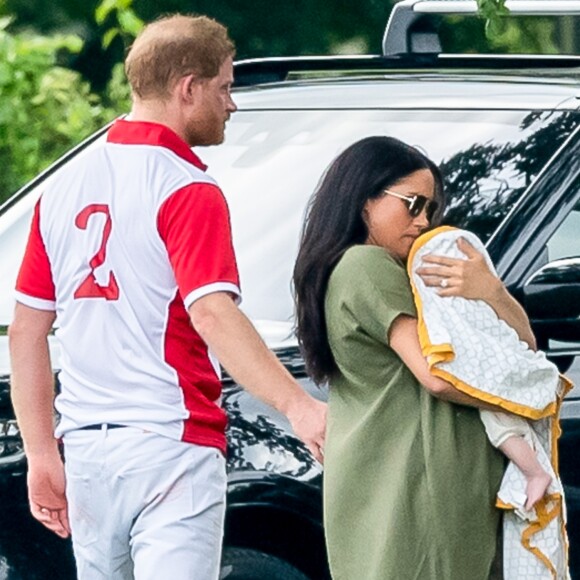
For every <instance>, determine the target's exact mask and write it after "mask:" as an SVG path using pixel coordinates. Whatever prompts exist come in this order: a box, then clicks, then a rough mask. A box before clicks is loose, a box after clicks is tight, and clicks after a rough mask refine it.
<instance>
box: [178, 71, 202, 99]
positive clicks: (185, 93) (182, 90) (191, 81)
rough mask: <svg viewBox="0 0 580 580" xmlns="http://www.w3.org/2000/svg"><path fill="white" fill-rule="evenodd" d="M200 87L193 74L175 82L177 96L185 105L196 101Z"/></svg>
mask: <svg viewBox="0 0 580 580" xmlns="http://www.w3.org/2000/svg"><path fill="white" fill-rule="evenodd" d="M200 87H201V82H200V81H199V79H198V78H197V77H196V76H195V75H194V74H189V75H186V76H184V77H181V78H180V79H179V80H178V81H177V91H178V93H179V96H180V98H181V99H182V100H183V101H185V102H187V103H193V102H195V101H196V100H197V96H198V93H199V90H200Z"/></svg>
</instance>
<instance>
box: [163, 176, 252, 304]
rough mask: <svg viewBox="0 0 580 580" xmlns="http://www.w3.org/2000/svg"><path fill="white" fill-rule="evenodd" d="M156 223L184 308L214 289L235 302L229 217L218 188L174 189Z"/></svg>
mask: <svg viewBox="0 0 580 580" xmlns="http://www.w3.org/2000/svg"><path fill="white" fill-rule="evenodd" d="M157 226H158V230H159V234H160V236H161V238H162V240H163V241H164V243H165V246H166V248H167V252H168V255H169V260H170V262H171V265H172V267H173V271H174V274H175V279H176V281H177V286H178V287H179V292H180V294H181V297H182V299H183V302H184V304H185V307H186V308H189V307H190V306H191V304H193V303H194V302H195V301H196V300H198V299H199V298H201V297H202V296H205V295H207V294H211V293H213V292H229V293H230V294H232V295H233V296H234V298H235V299H236V300H239V298H240V295H241V292H240V282H239V275H238V267H237V264H236V257H235V254H234V248H233V244H232V234H231V226H230V215H229V210H228V207H227V204H226V200H225V198H224V196H223V194H222V192H221V191H220V189H219V188H218V187H216V186H215V185H212V184H207V183H194V184H190V185H188V186H186V187H184V188H182V189H180V190H178V191H176V192H174V193H173V194H172V195H171V196H170V197H168V198H167V199H166V200H165V201H164V203H163V204H162V206H161V208H160V209H159V214H158V218H157Z"/></svg>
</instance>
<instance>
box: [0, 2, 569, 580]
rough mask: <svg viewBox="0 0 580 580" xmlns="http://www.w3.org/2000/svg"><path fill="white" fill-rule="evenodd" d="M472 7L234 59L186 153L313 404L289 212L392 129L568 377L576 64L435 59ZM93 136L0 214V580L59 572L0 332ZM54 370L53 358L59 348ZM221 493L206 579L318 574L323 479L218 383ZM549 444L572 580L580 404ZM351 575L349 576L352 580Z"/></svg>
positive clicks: (436, 6)
mask: <svg viewBox="0 0 580 580" xmlns="http://www.w3.org/2000/svg"><path fill="white" fill-rule="evenodd" d="M507 5H508V7H510V8H511V9H512V13H513V14H514V15H517V14H519V13H520V12H525V11H528V12H529V11H532V12H534V13H536V14H538V13H542V12H550V13H554V14H564V13H571V14H580V2H576V1H575V0H548V1H541V0H534V1H519V2H517V1H512V2H511V4H510V2H509V0H508V3H507ZM457 9H460V10H461V11H462V12H463V13H467V12H469V11H471V12H474V11H475V10H476V3H475V1H473V2H471V1H468V0H467V1H461V2H458V1H456V0H405V1H404V2H400V3H399V4H397V5H396V7H395V9H394V10H393V13H392V15H391V19H390V21H389V24H388V25H387V29H386V32H385V37H384V41H383V53H384V54H383V55H380V56H364V57H337V58H332V57H328V58H317V57H314V58H313V57H310V58H296V59H294V58H292V59H265V60H259V61H244V62H239V63H237V64H236V85H237V89H236V90H235V94H234V99H235V100H236V102H237V104H238V106H239V111H238V112H237V113H236V114H235V115H234V116H233V118H232V120H231V122H230V125H229V127H228V131H227V136H226V143H225V144H224V145H222V146H220V147H218V148H213V149H208V150H203V151H200V155H201V157H202V159H203V160H204V161H205V162H206V163H207V164H208V165H209V173H210V174H211V175H213V176H214V177H215V178H216V179H217V180H218V182H219V183H220V184H221V186H222V188H223V190H224V192H225V194H226V196H227V198H228V202H229V205H230V209H231V213H232V225H233V230H234V243H235V245H236V248H237V254H238V260H239V266H240V273H241V278H242V286H243V292H244V302H243V304H242V308H243V309H244V310H245V312H246V313H247V314H248V315H249V316H250V317H251V318H252V320H253V321H254V323H255V324H256V326H257V328H258V330H259V331H260V332H261V333H262V335H263V336H264V338H265V339H266V340H267V342H268V343H269V345H270V346H271V348H272V349H273V350H274V351H275V352H276V353H277V354H278V356H279V357H280V359H281V360H282V361H283V363H284V364H285V365H286V366H287V368H289V369H290V370H291V372H292V373H293V374H294V375H295V376H296V377H297V378H299V379H300V381H301V383H302V384H303V385H304V388H305V389H307V390H309V391H310V392H313V393H314V394H316V395H317V396H319V397H320V398H324V397H325V389H318V388H316V387H315V386H314V385H313V384H312V382H311V381H310V380H309V379H308V377H307V375H306V373H305V370H304V365H303V361H302V359H301V357H300V354H299V351H298V348H297V346H296V341H295V339H294V337H293V334H292V313H293V305H292V294H291V286H290V279H291V272H292V268H293V263H294V258H295V255H296V251H297V246H298V237H299V231H300V228H301V224H302V221H303V217H304V211H305V207H306V204H307V201H308V198H309V196H310V195H311V193H312V192H313V190H314V188H315V186H316V183H317V181H318V179H319V178H320V176H321V174H322V172H323V170H324V168H325V167H326V166H327V165H328V164H329V162H330V161H331V160H332V159H333V158H334V157H335V156H336V155H337V154H338V153H339V152H340V151H341V150H343V149H344V148H346V147H347V146H348V145H350V144H351V143H353V142H354V141H356V140H358V139H360V138H362V137H365V136H368V135H392V136H395V137H398V138H400V139H402V140H403V141H406V142H408V143H411V144H414V145H416V146H418V147H420V148H421V149H422V150H423V151H425V152H426V154H427V155H428V156H429V157H431V158H432V159H433V160H434V161H436V162H437V163H438V164H440V166H441V168H442V170H443V173H444V175H445V181H446V187H447V195H448V198H449V200H450V203H449V209H448V212H447V215H446V222H447V223H449V224H454V225H458V226H461V227H463V228H467V229H471V230H473V231H475V232H476V233H477V234H478V235H479V236H480V237H481V238H482V239H483V240H485V242H486V243H487V246H488V249H489V252H490V254H491V256H492V257H493V259H494V261H495V263H496V266H497V269H498V272H499V273H500V275H501V276H502V278H503V279H504V281H505V283H506V284H507V286H508V287H509V289H510V290H511V292H512V293H513V294H514V295H515V296H516V297H517V298H518V300H520V301H521V303H522V304H523V305H524V307H525V308H526V310H527V312H528V314H529V316H530V318H531V319H532V321H533V326H534V329H535V332H536V333H537V337H538V341H539V344H540V346H541V348H543V349H544V350H546V351H547V353H548V354H549V356H550V358H551V359H552V360H554V362H555V363H556V364H557V365H558V366H559V368H560V369H561V370H562V371H564V372H566V373H567V374H568V376H569V377H570V378H571V379H572V380H573V381H576V382H578V379H579V378H580V366H579V359H578V355H579V354H580V235H579V234H580V113H579V110H578V107H579V105H580V101H579V97H580V81H579V73H580V58H577V57H561V56H557V57H537V56H519V57H518V56H510V57H507V56H473V55H471V56H461V55H446V54H442V53H441V50H440V46H439V39H438V35H437V23H436V22H435V23H433V22H432V21H431V20H427V19H428V18H430V17H431V16H432V15H433V14H435V16H437V17H439V16H440V15H441V14H445V13H448V12H452V11H453V10H457ZM103 133H104V130H103V131H101V132H100V133H99V134H97V135H94V136H93V137H91V138H90V139H89V140H87V141H86V142H84V143H83V144H81V145H80V146H79V147H78V148H77V149H75V150H73V151H72V152H71V153H69V154H68V155H67V156H65V157H64V158H63V159H61V160H59V161H58V162H57V163H56V164H55V165H54V166H52V167H51V168H50V169H49V170H47V171H46V172H45V173H43V174H42V175H40V176H39V177H38V178H37V179H36V180H35V181H33V182H32V183H31V184H29V185H28V186H26V187H25V188H24V189H22V190H21V191H19V192H18V193H17V194H16V195H15V196H14V197H13V198H12V199H10V200H9V201H8V202H7V203H5V204H4V205H3V206H1V207H0V241H1V244H2V253H1V254H0V325H4V326H0V493H1V494H2V495H1V497H2V508H1V510H0V578H8V579H9V580H17V579H24V580H28V579H41V578H42V579H45V578H59V579H61V578H63V579H65V578H69V577H73V575H74V563H73V561H72V557H71V550H70V545H69V543H68V542H65V541H62V540H59V539H58V538H56V537H55V536H53V535H52V534H50V533H49V532H47V531H45V530H44V529H43V528H42V527H41V526H40V525H39V524H37V523H36V522H34V521H33V520H32V518H31V517H30V516H29V515H28V508H27V504H26V489H25V485H26V482H25V471H26V465H25V459H24V456H23V453H22V445H21V441H20V439H19V436H18V428H17V425H16V424H15V422H14V420H13V417H14V416H13V413H12V410H11V407H10V402H9V395H8V393H9V388H10V376H9V365H8V357H7V347H6V336H5V334H6V332H5V330H6V325H7V324H8V323H9V321H10V318H11V316H12V308H13V296H12V288H13V286H14V280H15V277H16V272H17V268H18V264H19V262H20V258H21V255H22V252H23V248H24V243H25V238H26V234H27V230H28V224H29V221H30V217H31V211H32V207H33V204H34V202H35V201H36V199H37V198H38V195H39V194H40V190H41V189H42V185H43V183H44V181H45V180H46V179H47V178H48V177H49V176H50V175H51V174H52V173H55V172H58V171H59V170H60V168H61V167H63V166H64V165H65V164H66V163H67V161H68V160H69V159H70V158H71V157H73V156H75V155H76V154H77V153H78V152H79V151H81V150H82V149H85V148H87V147H91V144H92V143H93V142H94V141H96V140H98V139H100V138H102V136H103ZM53 360H54V362H55V365H56V366H57V365H58V346H57V345H54V349H53ZM224 405H225V407H226V408H227V411H228V414H229V431H228V434H229V454H228V466H229V490H228V502H229V503H228V511H227V522H226V533H225V539H224V548H225V550H224V559H223V565H222V576H221V577H222V578H223V579H228V580H240V579H242V578H244V579H253V580H260V579H262V580H266V579H267V580H275V579H287V580H305V579H306V580H307V579H310V580H325V579H328V578H329V572H328V566H327V563H326V554H325V547H324V537H323V529H322V510H321V479H322V468H321V466H320V465H318V464H317V463H316V462H315V461H314V460H313V459H312V457H311V456H310V455H309V453H308V451H307V450H306V449H305V448H304V446H303V445H302V444H301V443H300V442H299V441H298V440H297V439H296V438H295V437H294V436H293V434H292V433H291V432H290V430H289V425H288V423H287V422H286V421H285V420H284V418H283V417H281V416H279V415H277V414H275V413H273V412H272V410H271V409H269V408H268V407H266V406H265V405H263V404H261V403H260V402H258V401H256V400H255V399H253V398H252V397H250V396H249V395H248V394H246V393H245V392H244V391H243V390H242V389H241V387H239V386H238V385H236V384H235V383H234V382H233V381H231V380H228V379H226V380H225V381H224ZM562 425H563V435H562V438H561V440H560V462H561V475H562V478H563V480H564V484H565V489H566V494H567V497H566V499H567V506H568V518H569V533H570V539H571V550H570V555H571V564H572V569H573V570H574V569H575V570H576V575H577V577H579V578H580V549H579V547H580V513H579V510H580V501H579V500H580V469H579V468H578V461H577V459H576V453H577V449H579V448H580V400H579V399H578V390H573V391H572V392H571V393H570V395H569V396H568V398H567V400H566V401H565V404H564V406H563V421H562ZM361 580H364V579H361Z"/></svg>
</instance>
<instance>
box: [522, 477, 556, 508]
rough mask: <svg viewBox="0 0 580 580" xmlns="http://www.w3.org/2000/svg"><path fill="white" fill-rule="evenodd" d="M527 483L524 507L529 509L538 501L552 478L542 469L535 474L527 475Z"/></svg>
mask: <svg viewBox="0 0 580 580" xmlns="http://www.w3.org/2000/svg"><path fill="white" fill-rule="evenodd" d="M527 481H528V485H527V486H526V495H527V500H526V509H527V510H531V509H532V508H533V507H534V506H535V505H536V503H537V502H538V501H540V500H541V499H542V498H543V497H544V495H545V494H546V491H547V490H548V487H549V485H550V483H552V478H551V477H550V475H549V474H548V473H546V472H545V471H542V472H541V473H538V474H537V475H530V476H528V477H527Z"/></svg>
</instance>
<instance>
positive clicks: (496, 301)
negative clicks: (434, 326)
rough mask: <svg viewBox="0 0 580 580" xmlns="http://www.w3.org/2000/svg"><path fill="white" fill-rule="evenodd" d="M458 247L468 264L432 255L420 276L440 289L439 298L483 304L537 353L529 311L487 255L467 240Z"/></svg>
mask: <svg viewBox="0 0 580 580" xmlns="http://www.w3.org/2000/svg"><path fill="white" fill-rule="evenodd" d="M457 247H458V248H459V249H460V250H461V251H462V252H463V253H464V254H465V256H466V259H465V260H464V259H462V258H447V257H445V256H435V255H428V256H425V257H424V258H423V262H425V263H427V264H428V265H427V266H421V267H420V268H417V274H419V276H421V278H422V279H423V281H424V282H425V284H426V285H427V286H432V287H433V286H438V287H439V290H438V292H437V293H438V294H439V296H461V297H462V298H467V299H472V300H483V301H484V302H486V303H487V304H489V305H490V306H491V307H492V308H493V309H494V310H495V313H496V314H497V315H498V317H499V318H501V319H502V320H503V321H505V322H506V323H507V324H509V325H510V326H511V327H512V328H513V329H514V330H515V331H516V332H517V334H518V336H519V337H520V340H523V341H524V342H525V343H527V345H528V346H529V347H530V348H531V349H532V350H536V349H537V345H536V339H535V337H534V333H533V332H532V328H531V326H530V321H529V319H528V316H527V314H526V312H525V310H524V309H523V308H522V307H521V305H520V304H519V303H518V302H517V301H516V300H515V299H514V298H513V297H512V295H511V294H510V293H509V292H508V291H507V289H506V287H505V286H504V285H503V283H502V282H501V280H500V279H499V278H498V277H497V276H496V275H495V274H494V273H493V272H492V271H491V270H490V269H489V266H488V265H487V262H486V260H485V258H484V257H483V255H482V254H481V253H480V252H478V251H477V250H476V249H475V248H474V247H473V246H472V245H471V244H470V243H469V242H468V241H467V240H465V239H463V238H459V239H458V240H457Z"/></svg>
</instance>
